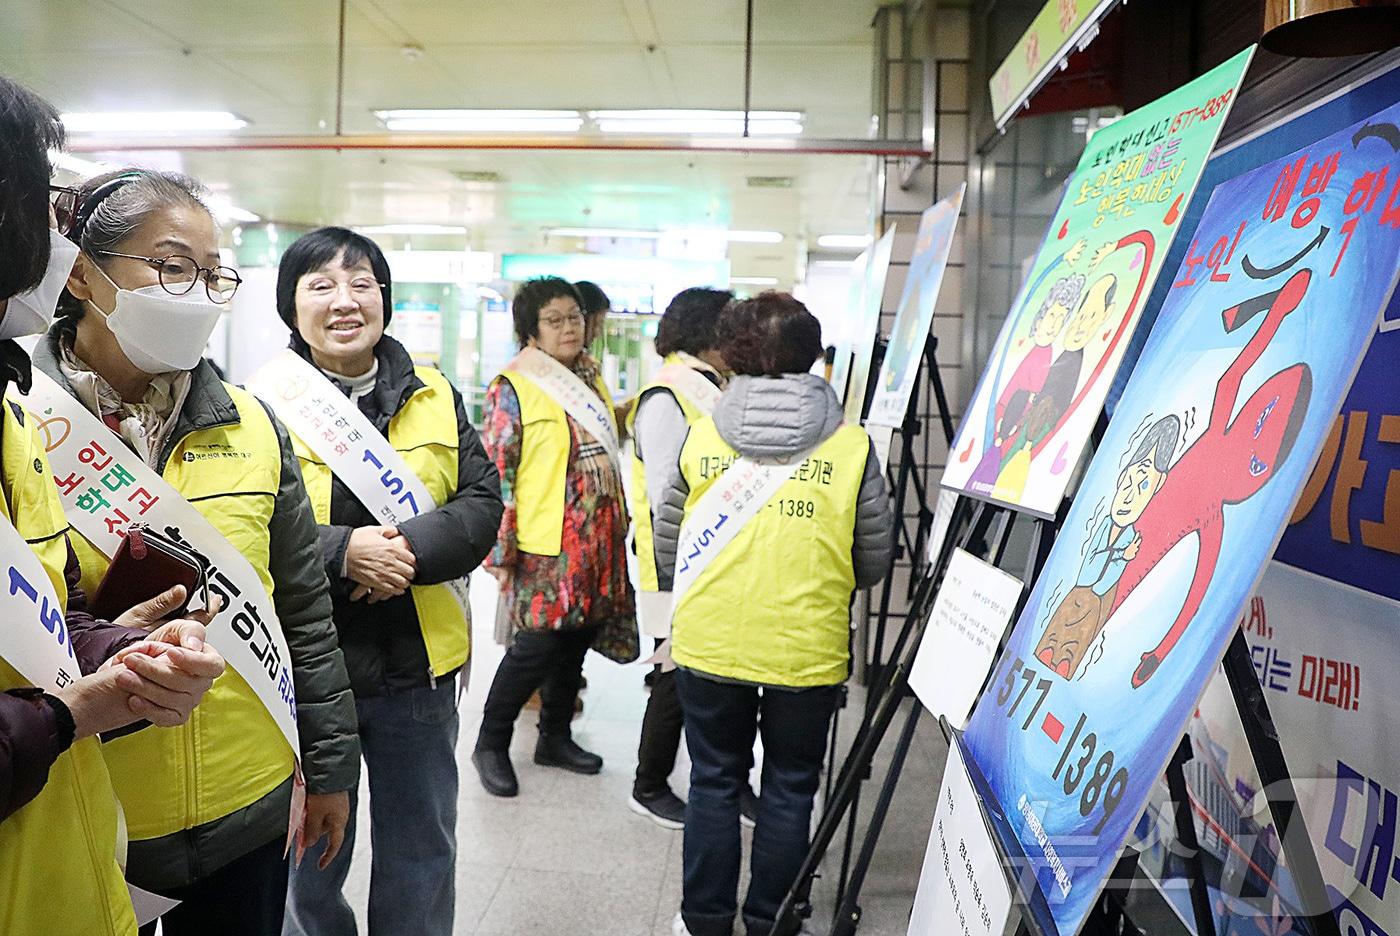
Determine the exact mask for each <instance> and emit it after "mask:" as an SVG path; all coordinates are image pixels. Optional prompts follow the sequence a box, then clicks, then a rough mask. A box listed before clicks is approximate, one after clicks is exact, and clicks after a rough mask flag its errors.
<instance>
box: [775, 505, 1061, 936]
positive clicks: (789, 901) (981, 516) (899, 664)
mask: <svg viewBox="0 0 1400 936" xmlns="http://www.w3.org/2000/svg"><path fill="white" fill-rule="evenodd" d="M958 507H959V508H961V509H967V508H970V509H971V511H972V513H971V517H970V518H969V521H968V524H967V528H966V529H965V530H964V531H962V532H961V535H960V536H956V537H955V536H953V535H952V530H951V528H950V535H949V537H948V538H947V540H946V541H945V543H944V548H943V550H942V551H941V553H940V556H939V562H938V563H937V564H936V566H937V567H936V568H935V569H934V570H933V571H934V574H932V575H928V576H925V577H923V578H922V580H921V581H920V582H919V583H918V585H917V586H916V589H915V596H914V602H913V603H912V604H911V607H910V610H909V614H908V616H907V617H906V618H905V622H904V626H903V627H902V628H901V629H900V633H899V636H898V637H897V639H896V640H895V643H894V644H893V646H892V647H891V658H892V660H894V662H893V663H892V664H891V665H890V666H888V667H885V668H884V669H883V670H882V671H881V672H880V673H879V674H878V675H877V677H876V679H875V680H874V682H873V684H872V686H871V687H870V701H869V704H868V706H867V710H866V717H865V718H864V719H863V720H862V723H861V726H860V728H859V729H858V730H857V732H856V737H855V739H854V741H853V742H852V745H851V752H850V754H849V755H848V756H847V758H846V761H845V763H844V764H843V765H842V767H841V770H840V773H839V776H838V777H837V780H836V783H835V785H834V790H833V793H832V795H831V797H830V799H829V801H828V803H827V806H826V810H825V811H824V812H823V814H822V818H821V821H820V822H819V823H818V826H817V829H816V832H815V833H814V835H813V838H812V845H811V847H810V848H809V850H808V853H807V857H806V858H805V859H804V861H803V864H802V867H801V868H800V870H799V871H798V875H797V878H796V880H795V882H794V884H793V886H792V889H791V890H790V891H789V893H788V896H787V898H786V899H785V900H784V902H783V905H782V907H781V908H779V910H778V914H777V917H776V920H775V923H774V927H773V933H774V936H791V934H793V933H796V932H797V930H798V927H799V926H800V925H801V921H802V920H803V919H806V918H807V917H808V916H810V915H811V888H812V884H813V882H814V881H815V880H816V878H817V876H818V868H819V866H820V864H821V861H822V859H823V858H824V857H825V855H826V853H827V851H828V849H829V848H830V847H831V844H832V842H833V841H834V840H835V837H836V834H837V833H838V831H839V830H840V826H841V823H842V820H843V818H844V819H845V820H846V821H847V825H848V832H847V838H846V843H845V847H844V853H845V860H843V867H842V875H841V878H842V880H841V882H840V886H839V887H838V893H837V901H838V910H837V915H836V918H835V919H834V921H833V929H832V933H833V934H835V933H850V932H854V930H855V927H856V925H857V924H858V923H859V920H860V909H859V907H858V905H857V904H856V901H857V899H858V898H859V894H860V888H861V886H862V885H863V883H864V880H865V875H866V873H867V871H868V870H869V865H870V861H871V859H872V858H873V855H874V848H875V843H876V840H877V839H878V837H879V832H880V828H881V827H882V825H883V823H884V819H885V816H886V815H887V814H888V811H889V806H890V802H891V801H892V800H893V796H894V788H895V785H896V783H897V782H898V777H899V774H900V771H901V768H902V767H903V763H904V759H905V757H906V756H907V755H908V751H909V748H910V746H911V745H912V741H913V735H914V729H915V728H916V727H917V724H918V718H919V714H920V712H921V708H922V707H921V706H920V705H919V704H918V703H917V702H916V703H915V705H914V706H913V707H912V708H911V710H910V713H909V715H908V716H907V721H906V723H905V725H904V728H903V730H902V732H901V735H900V738H899V742H898V746H897V747H896V749H895V752H894V761H893V763H892V765H891V767H890V772H889V775H888V776H887V777H886V780H885V783H884V785H883V786H882V788H881V791H880V798H879V800H878V801H877V803H876V808H875V813H874V814H873V815H872V817H871V821H870V826H869V828H868V830H867V832H866V835H865V838H864V840H863V842H862V844H861V852H860V855H859V857H858V858H857V860H856V862H855V864H854V865H851V864H850V862H849V858H850V854H851V849H852V847H853V845H854V843H855V837H854V824H855V811H856V809H857V808H858V806H859V794H860V785H861V784H862V783H863V782H864V781H865V780H867V779H869V778H870V775H871V765H872V762H873V760H874V756H875V753H876V751H877V750H878V749H879V747H880V744H881V743H882V741H883V740H884V737H885V734H886V733H887V732H888V731H889V728H890V725H891V724H892V723H893V721H894V717H895V715H896V714H897V713H898V710H899V707H900V705H901V704H902V703H903V702H904V700H905V699H907V698H909V697H911V696H912V691H911V690H910V688H909V682H908V674H909V670H910V668H911V667H912V665H913V662H914V657H915V655H916V654H917V652H918V648H919V645H920V643H921V642H922V640H923V636H924V632H925V631H926V629H927V627H928V621H929V612H930V611H931V610H932V607H933V601H934V597H935V596H936V594H937V590H938V586H939V585H940V584H941V580H942V577H943V574H944V573H945V572H946V567H947V563H948V560H949V559H950V558H951V556H952V553H953V547H954V546H958V547H960V548H964V549H965V548H967V547H968V546H969V545H971V544H972V543H973V542H974V541H977V540H980V539H982V538H985V537H987V534H988V532H989V530H990V528H991V526H992V524H993V523H995V524H996V530H995V532H994V533H992V535H991V537H990V540H991V543H990V559H991V561H992V562H993V564H999V563H1000V562H1001V561H1002V560H1003V559H1004V558H1005V553H1006V548H1007V545H1008V544H1009V542H1010V534H1011V527H1012V520H1013V519H1014V512H1013V511H1010V510H1008V509H1006V508H1003V507H999V506H997V505H994V504H989V503H985V502H981V501H976V500H973V499H971V498H961V497H960V498H959V505H958ZM959 512H961V510H960V511H959ZM1056 529H1057V527H1056V526H1055V523H1054V521H1046V520H1039V521H1037V525H1036V528H1035V531H1034V534H1033V536H1032V539H1031V543H1030V548H1029V550H1028V555H1027V557H1026V568H1027V569H1031V570H1036V571H1038V570H1039V568H1040V566H1041V565H1042V564H1043V563H1044V561H1045V559H1046V558H1047V557H1048V555H1049V548H1050V542H1049V541H1050V540H1052V539H1053V535H1054V532H1055V530H1056ZM1024 600H1025V595H1024V594H1023V595H1022V598H1021V602H1024ZM1021 602H1018V611H1019V604H1020V603H1021ZM1015 619H1016V615H1015V614H1013V615H1012V618H1011V621H1012V624H1008V628H1007V629H1008V631H1009V629H1010V627H1011V626H1012V625H1013V624H1014V621H1015ZM1006 636H1007V635H1006V634H1003V636H1002V641H1001V643H1002V644H1003V645H1004V644H1005V641H1006ZM998 653H1000V651H998ZM994 670H995V663H994V664H993V665H992V666H991V667H989V669H988V672H989V674H990V673H991V672H993V671H994ZM848 872H849V885H848V884H847V880H846V879H847V876H848Z"/></svg>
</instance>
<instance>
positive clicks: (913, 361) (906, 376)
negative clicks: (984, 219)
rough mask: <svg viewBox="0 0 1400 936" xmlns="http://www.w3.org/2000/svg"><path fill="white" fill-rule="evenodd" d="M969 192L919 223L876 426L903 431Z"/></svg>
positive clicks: (872, 420)
mask: <svg viewBox="0 0 1400 936" xmlns="http://www.w3.org/2000/svg"><path fill="white" fill-rule="evenodd" d="M966 191H967V183H965V182H964V183H963V184H962V185H960V186H958V190H957V191H956V192H954V193H953V194H952V195H950V196H948V197H947V198H945V199H943V200H942V201H940V202H938V203H937V204H936V205H934V206H933V207H931V208H929V209H928V210H926V211H925V212H924V214H923V217H921V218H920V219H919V233H918V237H917V238H916V239H915V242H914V255H913V257H911V258H910V260H909V270H908V275H907V276H906V277H905V279H904V291H903V293H902V294H901V296H900V297H899V308H898V310H897V311H896V312H895V317H894V329H893V331H891V332H890V343H889V346H888V347H887V348H886V349H885V360H884V361H883V362H882V363H881V365H880V376H879V377H878V378H877V379H876V381H875V395H874V396H873V397H872V398H871V400H870V414H869V415H868V416H867V417H866V422H867V423H869V424H870V425H875V426H890V427H891V428H896V429H897V428H899V427H900V426H901V425H903V423H904V413H905V410H907V409H908V407H909V398H910V396H911V395H912V394H913V393H914V383H915V381H916V380H917V379H918V376H919V362H920V361H921V360H922V359H923V356H924V340H925V339H926V338H927V337H928V333H929V329H930V328H932V327H933V310H934V306H935V305H937V303H938V291H939V289H940V287H942V285H943V273H944V271H945V270H947V268H948V253H949V251H950V250H952V248H953V232H954V231H955V230H956V229H957V226H958V215H959V214H960V213H961V212H962V203H963V193H964V192H966Z"/></svg>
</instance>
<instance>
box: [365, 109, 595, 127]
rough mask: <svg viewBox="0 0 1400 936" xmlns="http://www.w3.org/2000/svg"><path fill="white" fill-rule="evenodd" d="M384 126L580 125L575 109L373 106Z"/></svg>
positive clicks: (578, 114) (375, 114)
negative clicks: (377, 108)
mask: <svg viewBox="0 0 1400 936" xmlns="http://www.w3.org/2000/svg"><path fill="white" fill-rule="evenodd" d="M374 116H375V117H377V118H379V120H380V122H381V123H383V124H384V127H385V129H387V130H390V131H392V132H396V133H397V132H418V133H575V132H577V131H578V129H579V128H580V127H582V126H583V115H582V114H580V113H579V112H578V111H576V110H453V109H446V108H436V109H434V108H428V109H410V110H377V111H375V112H374Z"/></svg>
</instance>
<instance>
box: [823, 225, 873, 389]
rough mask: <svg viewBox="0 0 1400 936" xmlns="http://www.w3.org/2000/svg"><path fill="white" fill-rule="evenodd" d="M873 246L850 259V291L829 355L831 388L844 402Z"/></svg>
mask: <svg viewBox="0 0 1400 936" xmlns="http://www.w3.org/2000/svg"><path fill="white" fill-rule="evenodd" d="M872 249H873V248H870V247H867V248H866V249H865V250H862V251H861V252H860V256H858V257H856V258H855V259H854V260H852V261H851V281H850V292H849V293H848V295H847V297H846V315H845V317H844V319H843V321H842V322H841V328H840V330H839V331H838V332H837V334H836V341H835V342H834V347H835V353H833V354H832V357H831V378H830V382H831V388H832V389H833V390H835V391H836V398H837V399H838V400H840V401H841V402H842V404H843V405H844V404H845V401H846V385H847V384H848V383H850V377H851V346H852V341H853V338H854V332H855V330H856V328H857V325H858V323H859V322H861V321H863V319H862V318H861V303H862V302H864V301H865V274H866V271H868V270H869V269H870V254H871V251H872Z"/></svg>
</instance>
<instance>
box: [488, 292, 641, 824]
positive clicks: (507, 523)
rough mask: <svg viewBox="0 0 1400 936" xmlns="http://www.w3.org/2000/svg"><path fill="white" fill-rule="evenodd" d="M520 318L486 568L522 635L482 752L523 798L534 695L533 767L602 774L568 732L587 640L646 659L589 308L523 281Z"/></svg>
mask: <svg viewBox="0 0 1400 936" xmlns="http://www.w3.org/2000/svg"><path fill="white" fill-rule="evenodd" d="M511 313H512V315H513V317H514V319H515V331H516V336H517V337H518V338H519V340H520V344H521V352H520V354H519V355H518V356H517V357H516V358H515V360H513V361H512V362H511V363H510V364H508V365H506V368H505V370H503V371H502V372H501V374H500V375H499V376H497V377H496V378H495V379H494V380H493V381H491V385H490V387H489V388H488V389H487V392H486V412H485V430H484V433H483V441H484V442H485V444H486V451H487V453H488V454H489V455H490V456H491V458H492V459H493V460H494V461H495V463H496V468H497V470H498V471H499V472H500V475H501V495H502V500H503V501H504V502H505V514H504V516H503V517H502V519H501V527H500V532H499V535H498V537H497V542H496V547H495V549H494V550H493V551H492V553H491V556H490V558H489V559H488V560H487V562H486V567H487V568H488V569H489V570H490V571H491V572H492V574H493V575H495V576H496V578H497V580H498V581H499V582H500V583H501V599H500V600H501V601H502V602H504V603H505V604H504V606H503V608H502V612H503V617H504V619H505V621H506V623H507V625H508V629H509V630H510V631H512V632H513V637H512V638H511V642H510V646H509V647H508V648H507V650H506V655H505V658H504V659H503V660H502V661H501V664H500V667H499V668H498V669H497V670H496V677H495V679H494V680H493V681H492V683H491V690H490V692H489V693H488V694H487V697H486V709H485V713H484V715H483V717H482V721H481V732H480V734H479V735H478V736H477V741H476V750H475V752H474V753H473V754H472V763H473V764H475V765H476V768H477V772H478V774H479V775H480V777H481V782H482V785H483V786H484V787H485V788H486V790H487V792H489V793H491V794H492V795H494V796H515V795H517V793H518V792H519V783H518V781H517V779H516V775H515V770H514V768H513V767H512V765H511V761H510V751H509V749H510V741H511V735H512V733H513V730H514V725H515V719H516V716H518V715H519V714H520V709H521V707H522V706H523V705H524V704H525V702H526V700H527V699H528V698H529V697H530V694H531V693H533V692H534V691H535V690H536V689H539V690H540V700H541V704H540V736H539V742H538V744H536V746H535V763H537V764H541V765H545V766H551V767H562V768H564V769H565V770H570V771H573V772H575V773H582V774H596V773H598V772H599V771H600V770H602V769H603V759H602V758H601V757H599V756H598V755H596V754H593V753H590V752H588V751H585V750H584V749H583V748H582V747H580V746H579V745H578V744H577V743H576V742H575V741H574V740H573V736H572V731H571V728H570V722H571V721H572V718H573V713H574V699H575V698H576V697H577V695H578V688H579V679H580V675H581V667H582V663H583V658H584V655H585V654H586V653H587V652H588V649H589V647H590V646H592V647H594V648H595V649H597V650H599V651H600V652H602V653H603V654H604V655H606V656H609V657H610V658H612V659H616V660H620V661H623V662H627V661H630V660H632V659H635V658H636V656H637V653H638V646H637V632H636V620H635V613H634V610H633V596H632V586H631V583H630V582H628V580H627V562H626V556H625V554H624V553H623V549H624V548H625V540H626V535H627V508H626V505H625V503H624V500H623V490H622V477H621V474H620V471H619V467H618V457H619V455H618V443H617V437H618V433H617V429H618V427H617V420H616V415H615V413H614V410H613V406H612V400H611V399H610V398H609V395H608V392H607V389H606V387H605V386H604V385H603V384H602V381H601V379H600V378H599V374H598V365H597V362H596V361H594V360H593V358H592V357H590V356H589V355H588V353H587V352H586V351H585V350H584V312H583V302H582V300H581V299H580V297H579V294H578V290H577V289H575V288H574V286H573V285H572V284H571V283H569V282H568V281H566V280H563V279H560V278H558V277H541V278H539V279H532V280H529V281H527V282H525V283H522V284H521V285H520V287H519V288H518V289H517V290H516V294H515V299H514V301H513V302H512V305H511Z"/></svg>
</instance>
